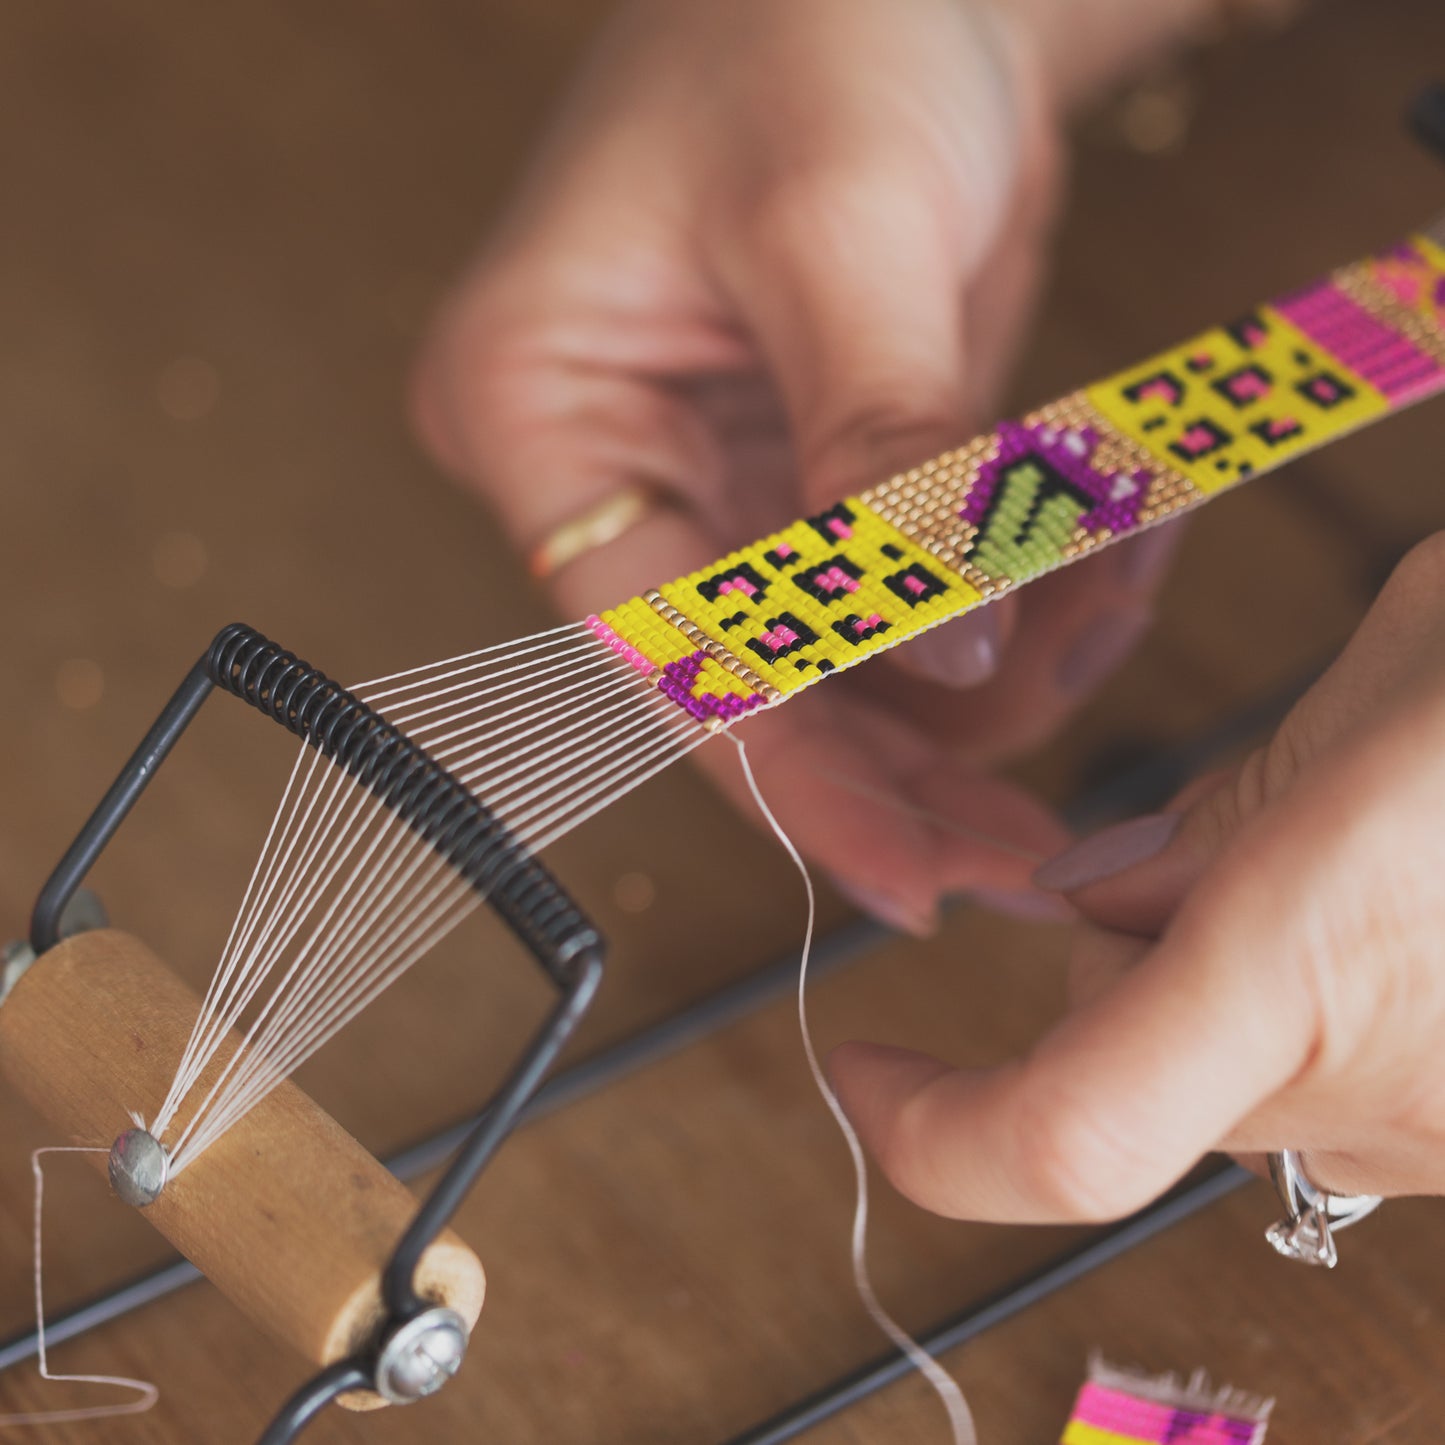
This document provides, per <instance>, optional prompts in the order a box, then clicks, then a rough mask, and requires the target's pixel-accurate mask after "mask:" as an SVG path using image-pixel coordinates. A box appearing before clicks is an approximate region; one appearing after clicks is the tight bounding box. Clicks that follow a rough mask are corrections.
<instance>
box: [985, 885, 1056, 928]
mask: <svg viewBox="0 0 1445 1445" xmlns="http://www.w3.org/2000/svg"><path fill="white" fill-rule="evenodd" d="M968 896H969V898H970V899H971V900H972V901H973V902H974V903H976V904H978V906H979V907H980V908H987V909H988V911H989V912H990V913H1001V914H1003V916H1004V917H1005V918H1017V919H1020V920H1022V921H1023V922H1024V923H1072V922H1073V920H1074V918H1075V917H1076V915H1075V913H1074V910H1073V909H1072V908H1070V907H1069V905H1068V904H1067V903H1065V902H1064V900H1063V899H1062V898H1060V897H1058V895H1057V894H1056V893H1038V892H1035V891H1033V890H1031V889H1030V890H1014V891H1010V890H1008V889H1005V888H975V889H973V891H972V892H971V893H969V895H968Z"/></svg>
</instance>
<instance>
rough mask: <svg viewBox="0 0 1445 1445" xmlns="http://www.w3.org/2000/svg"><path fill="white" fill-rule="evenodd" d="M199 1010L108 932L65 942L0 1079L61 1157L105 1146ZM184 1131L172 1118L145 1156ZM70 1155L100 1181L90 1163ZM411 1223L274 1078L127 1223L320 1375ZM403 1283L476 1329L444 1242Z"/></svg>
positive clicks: (371, 1314)
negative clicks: (155, 1237)
mask: <svg viewBox="0 0 1445 1445" xmlns="http://www.w3.org/2000/svg"><path fill="white" fill-rule="evenodd" d="M199 1010H200V1000H199V999H198V998H197V997H196V996H195V994H193V993H192V992H191V991H190V989H188V988H187V987H186V986H185V985H184V984H183V983H181V982H180V980H179V979H177V978H176V977H175V975H174V974H172V973H171V972H170V970H169V969H167V968H166V967H165V965H164V964H162V963H161V962H160V960H159V959H157V958H156V957H155V955H154V954H152V953H151V952H150V951H149V950H148V949H147V948H146V947H145V946H144V944H142V943H140V942H139V941H138V940H136V939H134V938H132V937H130V936H129V935H127V934H125V933H121V932H118V931H116V930H113V929H105V930H101V931H97V932H94V933H82V934H78V935H77V936H75V937H74V938H71V939H68V940H67V941H66V942H64V943H62V944H60V945H58V946H57V947H55V948H53V949H51V950H50V952H48V953H46V954H44V955H43V956H42V957H41V958H40V959H38V960H37V961H36V962H35V964H34V965H32V967H31V968H30V970H29V971H28V972H27V973H26V974H25V975H24V977H23V978H21V979H20V981H19V983H18V984H17V985H16V986H15V988H14V990H13V992H12V993H11V994H10V996H9V997H8V998H7V999H6V1000H5V1002H4V1004H3V1005H0V1072H3V1073H4V1075H5V1076H6V1077H7V1078H8V1079H9V1080H10V1082H11V1083H12V1084H13V1085H14V1086H15V1088H16V1089H17V1090H18V1091H19V1092H20V1093H21V1094H22V1095H23V1096H24V1097H25V1098H26V1099H27V1100H28V1101H29V1102H30V1104H31V1105H32V1106H33V1107H34V1108H35V1109H36V1110H37V1111H38V1112H39V1113H40V1114H41V1115H43V1116H44V1118H45V1119H46V1120H47V1121H48V1122H49V1123H50V1124H51V1125H52V1126H54V1128H56V1129H57V1130H58V1131H59V1133H60V1135H61V1137H62V1138H63V1141H64V1142H65V1143H68V1144H84V1145H103V1146H104V1147H106V1148H107V1149H108V1148H109V1147H110V1145H111V1144H112V1143H113V1142H114V1140H115V1139H116V1137H117V1136H118V1135H120V1134H122V1133H124V1132H125V1131H126V1130H127V1129H128V1128H130V1127H131V1126H132V1123H133V1121H132V1119H131V1118H130V1111H131V1110H132V1109H134V1110H137V1111H139V1112H140V1113H141V1114H142V1115H144V1116H145V1117H146V1119H147V1120H149V1119H150V1118H151V1117H152V1116H153V1115H154V1113H155V1112H156V1110H158V1109H159V1108H160V1105H161V1102H162V1100H163V1099H164V1097H165V1095H166V1092H167V1090H168V1089H169V1088H170V1084H171V1080H172V1078H173V1077H174V1075H175V1071H176V1067H177V1065H178V1064H179V1062H180V1057H181V1052H182V1050H183V1049H184V1047H185V1043H186V1040H187V1038H188V1037H189V1035H190V1031H191V1028H192V1026H193V1025H194V1023H195V1021H196V1018H197V1015H198V1013H199ZM238 1042H239V1039H238V1038H237V1037H236V1036H235V1035H234V1034H232V1035H231V1036H230V1038H229V1039H228V1041H227V1043H226V1044H225V1045H224V1046H223V1047H222V1048H221V1049H220V1050H218V1051H217V1053H216V1055H215V1056H214V1057H213V1058H212V1059H211V1060H210V1062H209V1063H208V1064H207V1066H206V1068H205V1070H204V1072H203V1073H202V1076H201V1080H200V1082H199V1083H198V1084H197V1086H196V1087H195V1088H194V1089H192V1091H191V1093H190V1102H189V1103H188V1107H194V1105H195V1103H196V1102H199V1100H201V1099H203V1098H204V1097H205V1095H206V1093H207V1091H208V1090H209V1088H210V1086H211V1084H212V1083H213V1082H214V1081H215V1079H216V1077H217V1076H218V1074H219V1073H220V1071H221V1069H222V1068H223V1067H224V1066H225V1062H226V1060H227V1059H228V1058H229V1057H230V1056H231V1053H232V1051H233V1050H234V1049H235V1047H236V1045H237V1044H238ZM187 1117H188V1114H187V1112H186V1109H183V1110H182V1112H181V1115H180V1117H179V1118H178V1119H177V1120H176V1122H175V1123H174V1124H173V1125H172V1126H171V1127H170V1128H168V1129H167V1131H166V1140H163V1141H162V1142H167V1141H169V1140H173V1139H175V1138H176V1137H178V1134H179V1130H180V1128H182V1127H183V1126H184V1124H185V1122H186V1118H187ZM57 1142H59V1141H57ZM87 1157H89V1158H91V1159H93V1160H94V1163H95V1167H96V1168H98V1169H100V1170H102V1171H104V1170H105V1168H106V1156H105V1155H103V1154H95V1155H91V1156H87ZM113 1203H114V1207H115V1208H117V1209H123V1208H129V1207H130V1206H128V1205H124V1204H122V1203H121V1202H120V1201H119V1200H118V1199H117V1200H114V1201H113ZM415 1211H416V1200H415V1198H414V1197H413V1196H412V1194H411V1192H410V1191H409V1190H408V1189H407V1188H406V1186H405V1185H404V1184H402V1183H401V1182H400V1181H399V1180H397V1179H395V1178H393V1177H392V1175H390V1174H389V1173H387V1171H386V1170H385V1169H384V1168H382V1166H381V1165H380V1164H379V1163H377V1161H376V1160H375V1159H374V1158H373V1157H372V1156H371V1155H370V1154H369V1153H368V1152H367V1151H366V1150H365V1149H363V1148H362V1147H361V1145H360V1144H358V1143H357V1142H356V1140H355V1139H353V1138H352V1137H351V1135H350V1134H348V1133H347V1132H346V1131H345V1130H344V1129H343V1128H342V1127H341V1126H340V1125H339V1124H338V1123H337V1122H336V1121H335V1120H334V1119H332V1118H331V1116H330V1115H329V1114H327V1113H325V1112H324V1111H323V1110H322V1109H320V1108H318V1107H317V1105H316V1104H314V1103H313V1102H312V1101H311V1100H310V1099H309V1098H308V1097H307V1096H306V1095H305V1094H304V1093H302V1091H301V1090H300V1089H299V1088H297V1087H296V1085H295V1084H293V1083H291V1082H290V1080H287V1081H285V1082H283V1083H281V1084H280V1085H278V1086H277V1087H276V1088H275V1089H274V1090H273V1091H272V1092H271V1093H270V1094H269V1095H268V1096H267V1097H266V1098H265V1099H263V1100H262V1101H261V1102H260V1103H259V1104H257V1105H256V1106H255V1107H254V1108H253V1109H252V1110H250V1112H249V1113H247V1114H246V1115H245V1117H244V1118H242V1119H241V1120H240V1121H239V1122H238V1123H236V1124H235V1125H233V1126H232V1127H231V1128H230V1129H228V1130H227V1131H226V1133H224V1134H223V1135H222V1136H221V1137H220V1138H219V1139H217V1140H216V1141H215V1142H214V1143H213V1144H212V1145H211V1146H210V1147H209V1148H208V1149H206V1150H205V1152H204V1153H202V1154H201V1156H200V1157H199V1158H198V1159H196V1160H195V1162H194V1163H192V1164H190V1165H188V1166H187V1167H186V1168H185V1169H184V1170H183V1171H182V1172H181V1174H179V1175H178V1176H177V1177H176V1178H174V1179H172V1180H171V1181H170V1182H169V1183H168V1184H167V1185H166V1187H165V1189H164V1190H163V1191H162V1193H161V1195H160V1197H159V1198H158V1199H157V1200H156V1201H155V1202H154V1203H153V1204H151V1205H149V1206H148V1207H147V1208H146V1209H145V1210H143V1211H142V1212H143V1213H144V1215H145V1217H146V1218H147V1219H148V1220H149V1221H150V1222H151V1223H152V1224H153V1225H155V1227H156V1228H157V1229H158V1230H160V1232H161V1233H162V1234H163V1235H165V1237H166V1238H167V1239H168V1240H170V1242H171V1243H172V1244H173V1245H175V1247H176V1248H177V1249H179V1250H180V1251H181V1253H182V1254H184V1255H185V1256H186V1258H187V1259H189V1260H191V1261H192V1263H194V1264H195V1265H196V1266H197V1267H198V1268H199V1269H200V1270H201V1271H202V1272H203V1273H204V1274H205V1275H206V1276H207V1277H208V1278H209V1279H210V1280H211V1281H212V1283H214V1284H215V1285H216V1287H217V1288H218V1289H219V1290H221V1291H222V1293H224V1294H225V1295H227V1296H228V1297H229V1298H230V1299H231V1300H233V1301H234V1302H235V1303H236V1304H237V1305H238V1306H239V1307H240V1308H241V1309H242V1310H243V1311H244V1312H245V1313H246V1314H247V1315H248V1316H250V1318H251V1319H252V1320H254V1321H255V1322H256V1323H257V1324H258V1325H261V1326H262V1327H263V1328H265V1329H266V1330H268V1331H270V1332H271V1333H272V1334H275V1335H278V1336H280V1337H281V1338H282V1339H284V1340H286V1341H288V1342H289V1343H290V1344H292V1345H294V1346H295V1347H296V1348H297V1349H298V1350H300V1351H301V1353H302V1354H303V1355H305V1356H306V1357H307V1358H308V1359H310V1360H312V1361H313V1362H315V1363H316V1364H321V1365H324V1364H330V1363H332V1362H333V1361H335V1360H338V1359H341V1358H343V1357H344V1356H346V1355H349V1354H351V1353H352V1352H353V1351H355V1350H357V1349H359V1348H362V1347H364V1346H366V1345H368V1344H370V1343H371V1342H372V1341H373V1340H374V1338H375V1335H376V1333H377V1330H378V1328H379V1327H380V1325H381V1323H382V1319H383V1311H382V1304H381V1269H382V1267H383V1265H384V1264H385V1262H386V1260H387V1258H388V1256H389V1254H390V1252H391V1249H392V1247H393V1246H394V1245H395V1244H396V1241H397V1239H398V1238H399V1236H400V1234H401V1232H402V1230H403V1229H404V1228H405V1226H406V1224H407V1223H408V1221H409V1220H410V1219H411V1217H412V1215H413V1214H414V1213H415ZM418 1283H419V1288H420V1292H421V1294H422V1295H423V1296H424V1297H425V1298H427V1299H430V1300H432V1301H434V1302H435V1303H437V1304H443V1305H447V1306H448V1307H450V1308H451V1309H453V1310H455V1311H456V1312H457V1313H458V1314H459V1315H461V1316H462V1317H463V1318H464V1319H465V1320H466V1321H467V1325H468V1328H470V1327H471V1326H472V1325H474V1324H475V1323H476V1320H477V1316H478V1315H479V1314H480V1312H481V1307H482V1294H483V1290H484V1280H483V1275H482V1267H481V1264H480V1263H479V1261H478V1260H477V1257H476V1255H475V1254H473V1253H472V1251H471V1250H470V1249H468V1248H467V1246H466V1245H465V1244H463V1243H462V1242H461V1240H459V1239H458V1238H457V1237H456V1236H455V1235H453V1234H452V1233H451V1232H450V1231H447V1232H446V1233H444V1234H443V1235H441V1236H440V1237H439V1238H438V1239H437V1241H436V1242H435V1243H434V1244H433V1245H432V1246H431V1248H430V1249H429V1250H428V1251H427V1253H426V1254H425V1255H424V1256H423V1260H422V1266H421V1271H420V1276H419V1281H418ZM348 1402H349V1403H351V1404H352V1405H353V1406H357V1407H362V1406H366V1405H375V1404H377V1403H379V1397H378V1396H375V1395H368V1396H365V1397H350V1398H349V1401H348Z"/></svg>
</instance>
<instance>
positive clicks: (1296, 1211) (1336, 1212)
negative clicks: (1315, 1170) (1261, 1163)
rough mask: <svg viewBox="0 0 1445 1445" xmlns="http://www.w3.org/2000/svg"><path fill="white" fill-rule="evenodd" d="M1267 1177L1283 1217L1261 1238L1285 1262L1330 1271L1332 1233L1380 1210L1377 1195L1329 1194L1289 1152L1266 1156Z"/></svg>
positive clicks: (1336, 1260) (1333, 1259)
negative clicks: (1264, 1239)
mask: <svg viewBox="0 0 1445 1445" xmlns="http://www.w3.org/2000/svg"><path fill="white" fill-rule="evenodd" d="M1269 1176H1270V1178H1271V1179H1273V1180H1274V1187H1275V1190H1276V1192H1277V1193H1278V1194H1279V1198H1280V1203H1281V1204H1283V1205H1284V1207H1285V1209H1286V1211H1287V1215H1286V1217H1285V1218H1284V1219H1281V1220H1280V1221H1279V1223H1278V1224H1271V1225H1270V1227H1269V1228H1268V1229H1267V1230H1265V1234H1264V1237H1265V1238H1266V1239H1267V1240H1269V1242H1270V1243H1271V1244H1272V1245H1273V1246H1274V1247H1275V1249H1277V1250H1278V1251H1279V1252H1280V1253H1281V1254H1282V1255H1284V1257H1285V1258H1286V1259H1297V1260H1299V1262H1300V1263H1301V1264H1315V1265H1322V1266H1323V1267H1324V1268H1325V1269H1333V1268H1334V1267H1335V1265H1337V1264H1338V1263H1339V1255H1338V1254H1337V1253H1336V1251H1335V1232H1336V1231H1337V1230H1340V1229H1348V1228H1349V1227H1350V1225H1352V1224H1358V1223H1359V1221H1360V1220H1362V1219H1363V1218H1364V1217H1365V1216H1366V1215H1367V1214H1373V1213H1374V1212H1375V1210H1377V1209H1378V1208H1379V1207H1380V1204H1381V1199H1380V1196H1379V1195H1378V1194H1331V1193H1330V1192H1329V1191H1328V1190H1327V1189H1321V1188H1320V1187H1319V1185H1318V1184H1316V1183H1315V1182H1314V1181H1313V1180H1312V1179H1311V1178H1310V1177H1309V1175H1308V1174H1306V1173H1305V1167H1304V1161H1303V1159H1302V1158H1301V1156H1300V1155H1299V1154H1298V1153H1297V1152H1296V1151H1295V1150H1293V1149H1284V1150H1282V1151H1281V1152H1280V1153H1278V1154H1271V1155H1270V1156H1269Z"/></svg>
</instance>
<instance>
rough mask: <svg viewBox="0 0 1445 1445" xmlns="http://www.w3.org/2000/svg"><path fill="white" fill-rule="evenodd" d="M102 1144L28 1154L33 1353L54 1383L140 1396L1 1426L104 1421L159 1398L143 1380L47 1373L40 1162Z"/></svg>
mask: <svg viewBox="0 0 1445 1445" xmlns="http://www.w3.org/2000/svg"><path fill="white" fill-rule="evenodd" d="M108 1153H110V1150H109V1149H106V1148H102V1147H95V1146H92V1147H84V1146H65V1145H52V1146H49V1147H47V1148H44V1149H36V1150H35V1151H34V1152H33V1153H32V1154H31V1156H30V1169H31V1172H32V1173H33V1174H34V1175H35V1340H36V1345H37V1350H36V1353H37V1355H38V1357H39V1361H40V1378H41V1379H43V1380H51V1381H53V1382H54V1383H56V1384H70V1385H118V1386H119V1387H120V1388H121V1389H123V1390H134V1391H136V1392H137V1394H138V1395H139V1396H140V1398H139V1399H138V1400H132V1401H130V1402H129V1403H128V1404H118V1405H91V1406H88V1407H86V1408H83V1409H79V1410H36V1411H32V1412H29V1413H26V1414H19V1415H0V1426H5V1425H58V1424H61V1423H63V1422H64V1421H67V1420H108V1419H110V1418H111V1417H112V1416H114V1415H140V1414H142V1413H144V1412H145V1411H146V1410H149V1409H150V1408H151V1406H152V1405H154V1404H155V1402H156V1401H157V1400H158V1399H160V1391H159V1390H158V1389H157V1388H156V1387H155V1386H154V1385H152V1384H149V1383H148V1382H147V1381H145V1380H132V1379H129V1378H127V1377H126V1376H124V1375H53V1374H51V1372H50V1358H49V1356H48V1355H47V1354H46V1350H45V1289H44V1285H43V1283H42V1269H41V1239H40V1216H41V1209H42V1206H43V1204H44V1202H45V1166H44V1165H43V1164H42V1163H41V1162H40V1160H41V1156H42V1155H45V1154H108Z"/></svg>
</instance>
